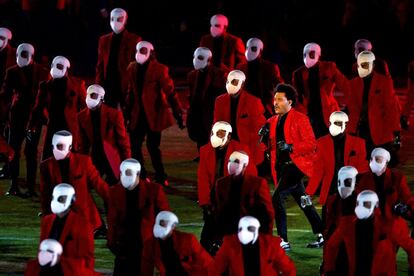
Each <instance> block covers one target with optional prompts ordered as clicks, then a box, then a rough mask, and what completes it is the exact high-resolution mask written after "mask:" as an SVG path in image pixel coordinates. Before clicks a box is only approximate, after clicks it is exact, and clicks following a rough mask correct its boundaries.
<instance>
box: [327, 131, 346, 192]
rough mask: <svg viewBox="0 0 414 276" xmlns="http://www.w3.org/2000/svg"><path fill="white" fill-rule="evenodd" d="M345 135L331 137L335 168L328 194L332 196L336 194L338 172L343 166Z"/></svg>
mask: <svg viewBox="0 0 414 276" xmlns="http://www.w3.org/2000/svg"><path fill="white" fill-rule="evenodd" d="M345 137H346V136H345V134H343V133H341V134H339V135H337V136H332V140H333V143H334V160H335V168H334V175H333V177H332V181H331V187H330V189H329V194H330V195H333V194H336V193H338V171H339V169H340V168H342V167H343V166H344V151H345V139H346V138H345Z"/></svg>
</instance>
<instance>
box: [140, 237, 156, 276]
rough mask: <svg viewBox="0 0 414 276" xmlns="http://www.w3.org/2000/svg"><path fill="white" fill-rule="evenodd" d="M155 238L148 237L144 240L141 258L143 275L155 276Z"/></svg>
mask: <svg viewBox="0 0 414 276" xmlns="http://www.w3.org/2000/svg"><path fill="white" fill-rule="evenodd" d="M153 241H154V240H153V239H152V238H151V239H148V240H146V241H144V246H143V249H142V258H141V275H142V276H153V275H154V267H155V261H154V257H155V256H154V250H153V249H154V242H153Z"/></svg>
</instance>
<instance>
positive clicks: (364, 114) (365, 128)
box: [357, 74, 372, 141]
mask: <svg viewBox="0 0 414 276" xmlns="http://www.w3.org/2000/svg"><path fill="white" fill-rule="evenodd" d="M362 80H363V82H364V91H363V92H364V94H363V95H362V107H361V113H360V115H359V122H358V130H357V131H358V136H359V137H362V138H364V139H366V140H367V141H372V140H371V132H370V129H369V118H368V112H369V111H368V101H369V90H370V88H371V81H372V74H371V75H369V76H366V77H365V78H362Z"/></svg>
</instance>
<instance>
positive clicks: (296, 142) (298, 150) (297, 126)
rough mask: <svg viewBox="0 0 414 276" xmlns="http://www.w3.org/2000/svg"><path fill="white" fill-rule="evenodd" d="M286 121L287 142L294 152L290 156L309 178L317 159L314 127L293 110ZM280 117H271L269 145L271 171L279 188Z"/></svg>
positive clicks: (269, 121)
mask: <svg viewBox="0 0 414 276" xmlns="http://www.w3.org/2000/svg"><path fill="white" fill-rule="evenodd" d="M286 115H288V117H287V118H286V121H285V126H284V131H285V142H286V144H291V145H293V151H292V152H291V153H290V154H289V155H290V158H291V159H292V161H293V163H294V164H295V165H296V166H297V167H298V168H299V169H300V170H301V171H302V172H303V173H304V174H305V175H307V176H309V177H310V176H312V173H313V162H314V160H315V158H316V141H315V135H314V134H313V130H312V127H311V125H310V122H309V119H308V117H307V116H306V115H304V114H302V113H300V112H298V111H296V110H295V109H293V108H292V109H291V110H290V111H289V113H288V114H285V116H286ZM278 120H279V115H275V116H273V117H271V118H270V119H269V120H267V122H268V123H269V125H270V126H269V127H270V133H269V145H268V148H269V149H270V166H271V167H270V169H271V170H272V177H273V181H274V183H275V187H276V188H277V175H276V147H277V145H276V143H277V142H276V126H277V121H278Z"/></svg>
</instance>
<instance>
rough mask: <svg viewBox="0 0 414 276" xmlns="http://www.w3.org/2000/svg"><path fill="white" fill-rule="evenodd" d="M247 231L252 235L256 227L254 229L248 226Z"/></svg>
mask: <svg viewBox="0 0 414 276" xmlns="http://www.w3.org/2000/svg"><path fill="white" fill-rule="evenodd" d="M247 230H248V231H249V232H252V233H254V232H256V227H254V226H248V227H247Z"/></svg>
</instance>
